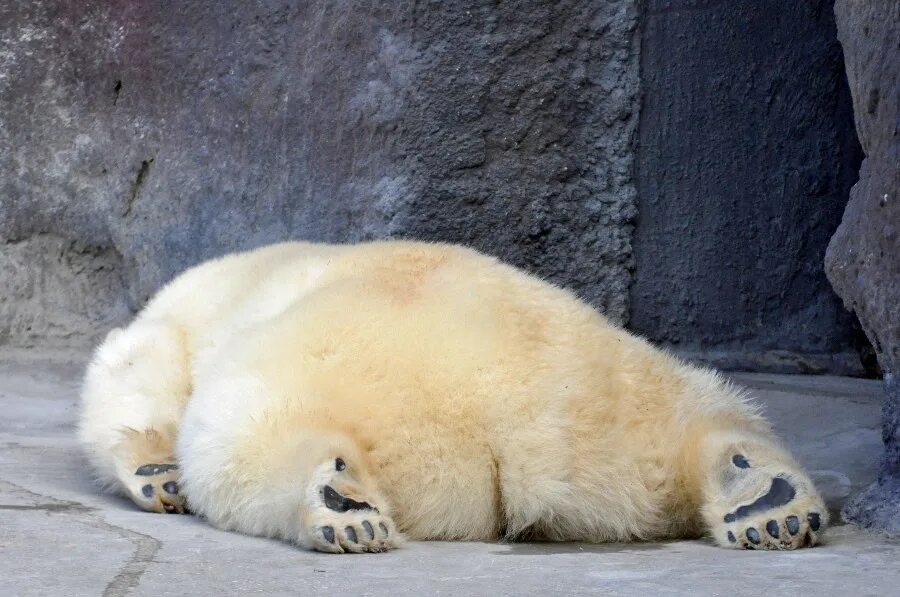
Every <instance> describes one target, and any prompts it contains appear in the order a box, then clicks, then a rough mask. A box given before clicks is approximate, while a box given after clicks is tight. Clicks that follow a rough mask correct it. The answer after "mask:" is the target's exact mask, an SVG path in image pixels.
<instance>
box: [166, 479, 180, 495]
mask: <svg viewBox="0 0 900 597" xmlns="http://www.w3.org/2000/svg"><path fill="white" fill-rule="evenodd" d="M163 489H164V490H165V492H166V493H171V494H172V495H178V483H176V482H175V481H168V482H166V483H163Z"/></svg>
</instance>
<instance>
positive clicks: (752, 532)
mask: <svg viewBox="0 0 900 597" xmlns="http://www.w3.org/2000/svg"><path fill="white" fill-rule="evenodd" d="M747 541H749V542H750V543H752V544H753V545H759V531H757V530H756V529H754V528H753V527H750V528H749V529H747Z"/></svg>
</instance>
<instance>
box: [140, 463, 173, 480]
mask: <svg viewBox="0 0 900 597" xmlns="http://www.w3.org/2000/svg"><path fill="white" fill-rule="evenodd" d="M177 469H178V465H177V464H145V465H142V466H139V467H138V469H137V470H136V471H134V474H135V475H138V476H141V477H150V476H152V475H158V474H160V473H167V472H169V471H174V470H177Z"/></svg>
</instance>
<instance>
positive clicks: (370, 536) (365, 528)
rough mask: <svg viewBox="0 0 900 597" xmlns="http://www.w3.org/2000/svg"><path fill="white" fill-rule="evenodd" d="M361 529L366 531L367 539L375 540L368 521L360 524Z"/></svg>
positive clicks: (373, 531) (373, 530)
mask: <svg viewBox="0 0 900 597" xmlns="http://www.w3.org/2000/svg"><path fill="white" fill-rule="evenodd" d="M362 526H363V529H364V530H365V531H366V535H368V536H369V539H374V538H375V529H373V528H372V523H371V522H369V521H368V520H364V521H363V523H362Z"/></svg>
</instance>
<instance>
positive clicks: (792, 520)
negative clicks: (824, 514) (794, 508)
mask: <svg viewBox="0 0 900 597" xmlns="http://www.w3.org/2000/svg"><path fill="white" fill-rule="evenodd" d="M784 522H785V523H787V530H788V533H790V534H791V535H796V534H797V533H798V532H799V531H800V519H799V518H797V517H796V516H788V517H787V518H786V519H784Z"/></svg>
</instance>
